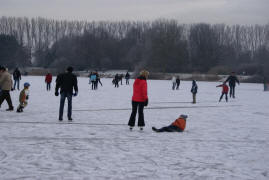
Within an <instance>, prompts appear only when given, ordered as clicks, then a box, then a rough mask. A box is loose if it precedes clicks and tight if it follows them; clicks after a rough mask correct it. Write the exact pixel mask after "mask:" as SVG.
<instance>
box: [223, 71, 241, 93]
mask: <svg viewBox="0 0 269 180" xmlns="http://www.w3.org/2000/svg"><path fill="white" fill-rule="evenodd" d="M226 82H229V86H230V97H233V98H235V95H234V94H235V92H234V91H235V84H236V83H237V84H238V85H239V80H238V78H237V77H236V75H235V73H234V72H232V73H231V75H230V76H229V77H228V78H227V79H226V81H225V83H226Z"/></svg>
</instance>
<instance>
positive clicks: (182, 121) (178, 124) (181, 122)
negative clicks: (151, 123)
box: [152, 114, 188, 132]
mask: <svg viewBox="0 0 269 180" xmlns="http://www.w3.org/2000/svg"><path fill="white" fill-rule="evenodd" d="M187 118H188V116H187V115H184V114H181V115H180V116H179V117H178V118H177V119H176V120H175V121H174V122H173V123H172V124H170V125H169V126H165V127H162V128H160V129H157V128H155V127H152V130H153V131H155V132H183V131H184V129H185V127H186V120H187Z"/></svg>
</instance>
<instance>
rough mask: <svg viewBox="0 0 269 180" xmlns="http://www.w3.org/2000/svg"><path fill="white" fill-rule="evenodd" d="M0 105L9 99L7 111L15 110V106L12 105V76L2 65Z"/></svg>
mask: <svg viewBox="0 0 269 180" xmlns="http://www.w3.org/2000/svg"><path fill="white" fill-rule="evenodd" d="M0 87H1V93H0V107H1V105H2V103H3V101H4V100H6V101H7V104H8V109H6V111H13V109H14V107H13V105H12V101H11V97H10V90H11V89H12V78H11V75H10V74H9V73H8V71H7V70H6V68H5V67H3V66H0Z"/></svg>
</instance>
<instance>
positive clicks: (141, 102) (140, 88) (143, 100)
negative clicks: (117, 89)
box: [128, 70, 149, 130]
mask: <svg viewBox="0 0 269 180" xmlns="http://www.w3.org/2000/svg"><path fill="white" fill-rule="evenodd" d="M148 75H149V72H148V71H146V70H142V71H141V72H140V76H139V77H138V78H136V79H135V82H134V85H133V97H132V113H131V116H130V119H129V122H128V125H129V126H130V130H132V129H133V127H134V126H135V118H136V113H137V108H138V127H140V130H143V127H144V126H145V121H144V106H147V105H148V91H147V78H148Z"/></svg>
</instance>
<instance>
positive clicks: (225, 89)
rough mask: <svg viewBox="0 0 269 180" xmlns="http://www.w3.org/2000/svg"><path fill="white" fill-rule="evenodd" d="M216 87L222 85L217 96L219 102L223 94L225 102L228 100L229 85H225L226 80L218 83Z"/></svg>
mask: <svg viewBox="0 0 269 180" xmlns="http://www.w3.org/2000/svg"><path fill="white" fill-rule="evenodd" d="M216 87H222V93H221V96H220V98H219V102H220V101H221V100H222V97H223V95H225V100H226V102H228V92H229V87H228V86H227V85H226V82H224V83H223V84H220V85H218V86H216Z"/></svg>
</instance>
